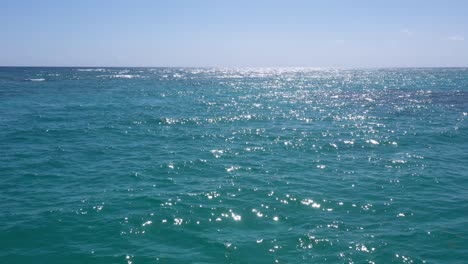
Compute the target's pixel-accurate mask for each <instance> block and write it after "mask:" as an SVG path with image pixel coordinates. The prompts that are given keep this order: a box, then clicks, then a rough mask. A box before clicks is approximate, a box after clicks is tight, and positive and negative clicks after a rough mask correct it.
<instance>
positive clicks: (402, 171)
mask: <svg viewBox="0 0 468 264" xmlns="http://www.w3.org/2000/svg"><path fill="white" fill-rule="evenodd" d="M467 119H468V69H463V68H459V69H381V70H363V69H362V70H345V69H341V70H327V69H206V68H203V69H197V68H182V69H179V68H154V69H151V68H127V69H126V68H0V150H1V152H0V154H1V155H0V176H1V178H0V223H1V224H0V248H1V250H0V262H1V263H127V264H128V263H134V264H138V263H275V262H278V263H423V262H426V263H466V260H467V257H468V247H467V245H468V203H467V202H468V165H467V161H468V130H467V129H468V127H467V124H468V122H467Z"/></svg>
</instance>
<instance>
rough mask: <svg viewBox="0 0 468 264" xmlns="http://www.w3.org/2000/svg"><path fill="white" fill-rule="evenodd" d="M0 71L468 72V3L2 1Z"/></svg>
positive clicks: (448, 0)
mask: <svg viewBox="0 0 468 264" xmlns="http://www.w3.org/2000/svg"><path fill="white" fill-rule="evenodd" d="M0 6H1V7H0V24H1V26H0V65H4V66H21V65H23V66H220V67H230V66H232V67H238V66H251V67H263V66H272V67H289V66H301V67H433V66H438V67H447V66H449V67H450V66H468V1H462V0H460V1H455V0H440V1H431V0H427V1H419V0H413V1H410V0H406V1H400V0H392V1H384V0H373V1H371V0H368V1H364V0H352V1H351V0H342V1H338V0H321V1H313V0H309V1H305V0H304V1H299V0H288V1H286V0H284V1H261V0H260V1H254V0H250V1H246V0H236V1H222V0H217V1H215V0H192V1H189V0H186V1H182V0H166V1H163V0H160V1H156V0H132V1H131V0H127V1H121V0H101V1H96V0H80V1H61V0H56V1H52V0H42V1H36V0H29V1H27V0H0Z"/></svg>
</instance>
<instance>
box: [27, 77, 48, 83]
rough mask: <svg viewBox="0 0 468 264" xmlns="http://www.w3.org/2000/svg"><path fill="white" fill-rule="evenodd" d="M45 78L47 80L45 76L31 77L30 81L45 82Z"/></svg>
mask: <svg viewBox="0 0 468 264" xmlns="http://www.w3.org/2000/svg"><path fill="white" fill-rule="evenodd" d="M45 80H46V79H44V78H37V79H29V81H31V82H43V81H45Z"/></svg>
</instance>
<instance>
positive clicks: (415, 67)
mask: <svg viewBox="0 0 468 264" xmlns="http://www.w3.org/2000/svg"><path fill="white" fill-rule="evenodd" d="M0 68H186V69H187V68H215V69H235V68H237V69H239V68H244V69H248V68H252V69H262V68H263V69H264V68H273V69H274V68H277V69H287V68H291V69H292V68H304V69H434V68H440V69H456V68H468V65H466V66H356V67H345V66H324V67H322V66H83V65H73V66H62V65H60V66H57V65H43V66H38V65H14V66H11V65H0Z"/></svg>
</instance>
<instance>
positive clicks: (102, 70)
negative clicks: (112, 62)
mask: <svg viewBox="0 0 468 264" xmlns="http://www.w3.org/2000/svg"><path fill="white" fill-rule="evenodd" d="M77 71H81V72H105V71H106V69H103V68H97V69H77Z"/></svg>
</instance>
